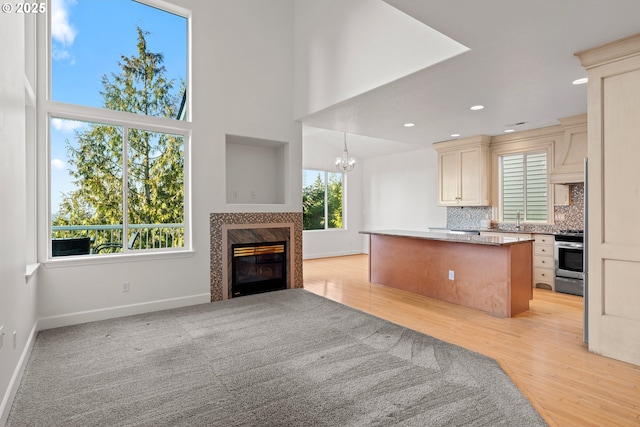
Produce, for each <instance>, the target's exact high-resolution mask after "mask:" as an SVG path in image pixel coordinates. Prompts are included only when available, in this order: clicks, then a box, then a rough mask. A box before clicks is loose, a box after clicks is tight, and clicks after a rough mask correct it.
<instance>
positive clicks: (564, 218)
mask: <svg viewBox="0 0 640 427" xmlns="http://www.w3.org/2000/svg"><path fill="white" fill-rule="evenodd" d="M570 190H571V199H570V202H569V205H568V206H555V207H554V217H555V224H549V225H546V224H545V225H539V224H528V223H523V229H524V230H525V231H531V232H555V231H559V230H566V229H583V228H584V184H572V185H571V186H570ZM484 218H489V219H491V220H492V221H491V227H492V228H494V229H498V230H505V231H509V230H515V224H514V223H504V222H503V223H499V222H496V221H494V220H493V208H492V207H491V206H466V207H448V208H447V228H455V229H465V230H467V229H471V230H475V229H479V228H480V220H482V219H484Z"/></svg>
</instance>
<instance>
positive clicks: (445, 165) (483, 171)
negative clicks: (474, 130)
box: [433, 135, 491, 206]
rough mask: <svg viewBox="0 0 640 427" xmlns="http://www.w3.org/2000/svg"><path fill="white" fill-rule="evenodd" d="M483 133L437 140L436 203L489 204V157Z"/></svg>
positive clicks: (445, 204) (486, 137) (486, 141)
mask: <svg viewBox="0 0 640 427" xmlns="http://www.w3.org/2000/svg"><path fill="white" fill-rule="evenodd" d="M490 141H491V138H490V137H489V136H486V135H480V136H475V137H471V138H464V139H459V140H455V141H446V142H438V143H436V144H433V147H434V148H435V150H436V151H437V152H438V205H439V206H488V205H489V196H490V194H489V179H490V176H491V156H490V153H489V144H490Z"/></svg>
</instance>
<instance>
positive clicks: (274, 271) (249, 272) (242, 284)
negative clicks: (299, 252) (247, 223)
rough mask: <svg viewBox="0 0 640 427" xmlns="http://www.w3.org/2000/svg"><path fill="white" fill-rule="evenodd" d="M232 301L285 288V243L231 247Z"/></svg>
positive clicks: (247, 244)
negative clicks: (234, 298) (236, 298)
mask: <svg viewBox="0 0 640 427" xmlns="http://www.w3.org/2000/svg"><path fill="white" fill-rule="evenodd" d="M231 249H232V254H233V257H232V261H231V269H232V280H231V297H238V296H243V295H250V294H257V293H262V292H269V291H275V290H279V289H286V288H287V268H286V267H287V251H286V249H287V246H286V242H266V243H265V242H262V243H241V244H234V245H232V246H231Z"/></svg>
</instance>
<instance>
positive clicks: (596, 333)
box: [576, 33, 640, 365]
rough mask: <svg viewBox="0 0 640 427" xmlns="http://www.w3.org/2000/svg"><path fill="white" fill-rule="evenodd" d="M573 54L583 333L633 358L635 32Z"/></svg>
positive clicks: (637, 248)
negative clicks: (583, 194)
mask: <svg viewBox="0 0 640 427" xmlns="http://www.w3.org/2000/svg"><path fill="white" fill-rule="evenodd" d="M576 56H578V58H580V62H581V63H582V65H583V66H584V67H585V68H586V69H587V77H588V78H589V87H588V130H589V132H588V147H589V171H588V175H589V189H588V202H587V205H588V206H587V209H588V212H589V220H588V224H587V229H588V231H589V253H588V255H589V256H588V268H589V276H588V278H589V280H588V285H587V286H586V295H585V297H586V298H585V302H586V305H587V308H586V311H587V318H588V327H585V330H586V331H587V332H588V336H586V334H585V338H586V339H587V340H588V342H589V350H590V351H592V352H594V353H597V354H602V355H604V356H608V357H613V358H615V359H620V360H624V361H626V362H630V363H635V364H637V365H640V310H638V302H639V301H640V286H638V277H640V222H639V221H638V212H639V211H640V197H638V195H639V194H640V168H639V167H638V163H639V162H638V159H640V144H638V135H640V120H639V118H640V33H639V34H636V35H633V36H630V37H627V38H625V39H621V40H617V41H614V42H611V43H608V44H606V45H603V46H598V47H595V48H593V49H589V50H587V51H584V52H580V53H577V54H576Z"/></svg>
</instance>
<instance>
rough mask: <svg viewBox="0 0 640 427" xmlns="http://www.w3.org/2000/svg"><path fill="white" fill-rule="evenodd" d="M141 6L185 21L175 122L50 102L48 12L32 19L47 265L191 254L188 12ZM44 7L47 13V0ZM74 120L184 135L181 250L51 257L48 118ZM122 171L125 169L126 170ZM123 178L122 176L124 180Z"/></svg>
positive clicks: (42, 253) (154, 3)
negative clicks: (181, 94) (182, 98)
mask: <svg viewBox="0 0 640 427" xmlns="http://www.w3.org/2000/svg"><path fill="white" fill-rule="evenodd" d="M136 1H138V2H139V3H142V4H144V5H147V6H150V7H153V8H156V9H159V10H162V11H164V12H166V13H171V14H175V15H178V16H181V17H183V18H185V19H186V20H187V40H188V43H187V52H186V54H187V67H186V73H187V75H186V76H185V80H186V82H187V85H186V91H187V97H186V98H187V105H186V106H185V112H186V116H185V118H184V120H176V119H170V118H165V117H154V116H144V115H140V114H136V113H129V112H124V111H116V110H107V109H103V108H98V107H92V106H84V105H76V104H68V103H64V102H59V101H54V100H52V91H51V88H52V56H53V55H52V36H51V17H50V14H41V15H39V16H38V17H37V62H38V63H39V64H44V66H39V67H38V72H37V76H36V79H37V93H39V94H44V96H43V95H40V96H38V97H36V122H37V132H36V133H37V141H38V150H37V164H38V168H37V171H36V174H37V176H36V180H37V184H38V185H37V186H38V191H37V193H38V195H37V199H38V214H37V215H38V242H40V244H39V245H38V259H39V260H40V261H45V262H46V263H47V265H54V266H63V265H68V264H74V263H83V264H84V263H100V262H113V261H114V259H116V260H117V259H121V260H127V259H131V257H140V256H145V257H158V256H159V257H166V256H171V257H175V256H185V255H187V254H190V253H191V252H193V249H192V239H191V237H192V230H191V197H190V195H191V190H190V188H191V143H192V141H191V138H192V122H191V107H190V104H191V93H192V89H191V88H192V75H191V58H192V54H191V53H192V43H191V32H192V19H191V11H190V10H188V9H186V8H183V7H180V6H177V5H175V4H172V3H167V2H164V1H162V0H136ZM47 8H48V9H49V10H51V0H47ZM52 117H56V118H61V119H68V120H78V121H82V122H93V123H100V124H104V125H112V126H121V127H123V129H125V128H135V129H141V130H145V131H149V132H156V133H166V134H174V135H181V136H182V137H183V144H184V146H183V156H184V170H183V181H184V184H183V185H184V188H183V191H184V212H183V218H184V219H183V225H184V245H183V246H182V247H170V248H152V249H145V250H135V251H127V250H126V249H125V250H123V252H122V253H118V254H113V255H100V256H96V255H93V254H91V255H89V256H86V255H83V256H77V257H55V258H54V257H53V256H52V249H51V243H50V242H51V237H52V228H51V227H52V225H51V210H52V209H51V205H50V203H51V142H50V126H51V118H52ZM125 171H126V168H125ZM124 179H126V178H124ZM122 197H124V198H125V199H123V202H124V204H123V208H124V207H126V200H127V199H126V197H127V188H126V186H124V191H123V195H122ZM127 225H128V215H127V212H126V211H124V210H123V222H122V226H123V228H124V230H125V231H126V229H127Z"/></svg>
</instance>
